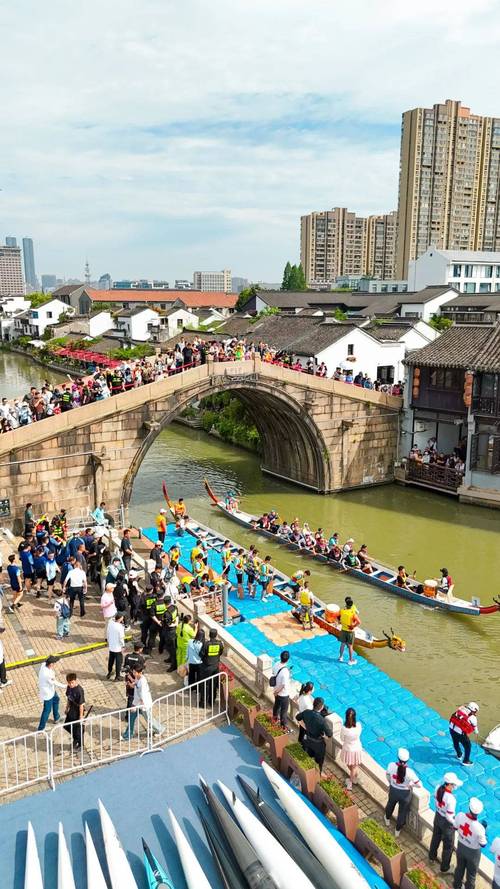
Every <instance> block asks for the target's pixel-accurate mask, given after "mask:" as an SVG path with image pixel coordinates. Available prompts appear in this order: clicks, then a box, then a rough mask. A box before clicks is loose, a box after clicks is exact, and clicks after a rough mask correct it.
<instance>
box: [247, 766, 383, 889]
mask: <svg viewBox="0 0 500 889" xmlns="http://www.w3.org/2000/svg"><path fill="white" fill-rule="evenodd" d="M262 768H263V769H264V771H265V773H266V777H267V778H268V780H269V782H270V784H271V786H272V788H273V790H274V792H275V793H276V795H277V797H278V799H279V801H280V803H281V805H282V806H283V808H284V810H285V812H286V813H287V815H288V817H289V818H290V820H291V821H293V823H294V824H295V827H296V828H297V830H298V831H299V834H300V836H301V837H302V839H303V840H304V842H305V843H306V844H307V845H308V846H309V848H310V849H311V851H312V852H314V854H315V855H316V858H319V860H320V861H321V864H322V865H323V867H324V868H325V870H327V871H328V873H329V874H330V876H331V878H332V880H333V883H334V884H335V887H336V889H369V883H368V882H367V881H366V880H365V878H364V877H363V875H362V874H361V873H360V871H359V870H358V868H357V867H356V865H355V864H354V862H353V861H351V859H350V858H349V856H348V855H347V853H346V852H345V851H344V849H343V848H342V846H341V845H340V844H339V843H337V841H336V840H335V839H334V838H333V836H332V834H331V833H330V831H329V830H328V829H327V828H326V827H325V825H324V824H322V822H321V821H320V820H319V818H316V816H315V815H314V813H313V812H312V811H311V809H310V808H309V807H308V806H307V805H306V804H305V802H304V801H303V800H302V799H301V798H300V795H299V794H298V793H296V792H295V790H293V789H292V788H291V787H290V785H289V784H287V782H286V781H285V779H284V778H282V777H281V775H279V774H278V773H277V772H275V770H274V769H272V768H271V767H270V766H269V765H268V764H267V763H266V762H262Z"/></svg>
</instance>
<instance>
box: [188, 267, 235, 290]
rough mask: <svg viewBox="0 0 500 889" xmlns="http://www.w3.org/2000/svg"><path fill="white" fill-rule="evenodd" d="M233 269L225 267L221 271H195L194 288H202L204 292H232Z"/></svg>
mask: <svg viewBox="0 0 500 889" xmlns="http://www.w3.org/2000/svg"><path fill="white" fill-rule="evenodd" d="M231 286H232V281H231V271H230V269H223V271H221V272H193V290H201V291H202V292H203V293H206V292H211V293H231Z"/></svg>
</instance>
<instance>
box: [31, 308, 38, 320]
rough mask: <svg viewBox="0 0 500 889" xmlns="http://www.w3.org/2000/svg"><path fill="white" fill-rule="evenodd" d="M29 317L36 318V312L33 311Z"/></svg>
mask: <svg viewBox="0 0 500 889" xmlns="http://www.w3.org/2000/svg"><path fill="white" fill-rule="evenodd" d="M31 317H32V318H38V312H36V311H35V310H34V309H33V311H32V312H31Z"/></svg>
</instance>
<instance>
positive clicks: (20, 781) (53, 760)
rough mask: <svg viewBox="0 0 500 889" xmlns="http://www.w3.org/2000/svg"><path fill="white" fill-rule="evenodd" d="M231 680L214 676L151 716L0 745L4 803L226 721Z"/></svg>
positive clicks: (116, 717)
mask: <svg viewBox="0 0 500 889" xmlns="http://www.w3.org/2000/svg"><path fill="white" fill-rule="evenodd" d="M227 702H228V676H227V674H226V673H223V672H221V673H216V674H215V675H214V676H209V677H207V678H206V679H201V680H200V681H199V682H196V683H193V685H190V686H184V687H183V688H180V689H176V690H175V691H172V692H169V693H168V694H166V695H162V696H161V697H160V698H157V699H156V700H154V701H153V703H152V706H151V707H150V708H149V709H147V710H142V709H141V710H140V711H137V710H134V709H132V710H128V709H122V710H112V711H110V712H107V713H101V714H98V715H96V716H90V717H87V718H84V719H79V720H75V721H74V722H70V723H64V724H61V725H56V726H55V727H54V728H53V729H52V731H51V732H50V733H49V732H47V731H42V732H31V733H29V734H26V735H21V736H20V737H18V738H9V740H7V741H2V742H0V797H1V796H3V795H5V794H7V793H14V792H15V791H17V790H22V789H23V788H25V787H29V786H31V785H33V784H38V783H40V782H41V781H47V782H48V784H49V785H50V786H51V787H52V789H53V790H55V781H56V778H60V777H63V776H65V775H70V774H73V773H75V772H80V771H83V770H85V769H91V768H95V767H96V766H100V765H105V764H106V763H110V762H114V761H115V760H118V759H123V758H125V757H127V756H135V755H137V754H140V755H144V754H145V753H150V752H153V751H157V750H159V749H160V748H162V747H163V746H164V745H165V744H168V743H169V741H173V740H176V739H177V738H180V737H182V736H183V735H187V734H189V733H190V732H193V731H196V730H197V729H199V728H202V727H203V726H206V725H208V724H210V723H211V722H214V721H215V720H217V719H219V718H221V717H224V718H225V719H226V721H227V723H228V724H229V715H228V709H227Z"/></svg>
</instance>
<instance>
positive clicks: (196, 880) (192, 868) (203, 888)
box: [168, 809, 211, 889]
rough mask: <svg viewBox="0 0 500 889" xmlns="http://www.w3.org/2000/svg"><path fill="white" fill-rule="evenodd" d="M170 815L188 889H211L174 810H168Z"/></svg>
mask: <svg viewBox="0 0 500 889" xmlns="http://www.w3.org/2000/svg"><path fill="white" fill-rule="evenodd" d="M168 814H169V817H170V823H171V825H172V832H173V835H174V839H175V842H176V845H177V852H178V853H179V858H180V860H181V864H182V870H183V871H184V876H185V878H186V883H187V885H188V889H211V886H210V883H209V882H208V880H207V878H206V876H205V874H204V873H203V871H202V869H201V866H200V864H199V862H198V859H197V858H196V855H195V854H194V852H193V850H192V848H191V846H190V845H189V843H188V841H187V839H186V837H185V836H184V833H183V831H182V830H181V828H180V826H179V822H178V821H177V818H176V817H175V815H174V813H173V812H172V809H169V810H168Z"/></svg>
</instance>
